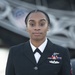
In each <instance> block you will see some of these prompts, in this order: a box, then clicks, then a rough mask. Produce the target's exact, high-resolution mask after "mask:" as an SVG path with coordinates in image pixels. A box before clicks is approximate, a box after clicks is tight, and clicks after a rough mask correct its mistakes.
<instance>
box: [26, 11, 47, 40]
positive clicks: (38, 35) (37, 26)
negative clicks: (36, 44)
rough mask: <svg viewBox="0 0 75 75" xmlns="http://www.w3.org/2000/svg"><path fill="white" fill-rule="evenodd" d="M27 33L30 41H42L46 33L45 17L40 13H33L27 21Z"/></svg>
mask: <svg viewBox="0 0 75 75" xmlns="http://www.w3.org/2000/svg"><path fill="white" fill-rule="evenodd" d="M27 31H28V32H29V35H30V39H32V40H43V39H45V37H46V34H47V31H48V21H47V17H46V16H45V15H44V14H43V13H42V12H33V13H31V14H30V15H29V17H28V20H27Z"/></svg>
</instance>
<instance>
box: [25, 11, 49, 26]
mask: <svg viewBox="0 0 75 75" xmlns="http://www.w3.org/2000/svg"><path fill="white" fill-rule="evenodd" d="M34 12H41V13H43V14H44V15H45V16H46V18H47V20H48V24H49V25H50V19H49V16H48V14H47V13H46V12H44V11H42V10H32V11H30V12H29V13H28V14H27V16H26V18H25V23H26V25H27V21H28V17H29V15H30V14H31V13H34Z"/></svg>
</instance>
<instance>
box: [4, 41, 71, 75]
mask: <svg viewBox="0 0 75 75" xmlns="http://www.w3.org/2000/svg"><path fill="white" fill-rule="evenodd" d="M5 75H70V56H69V51H68V50H67V49H66V48H63V47H61V46H58V45H56V44H53V43H52V42H51V41H50V40H48V42H47V45H46V47H45V49H44V52H43V53H42V55H41V57H40V59H39V61H38V63H36V61H35V58H34V53H33V51H32V48H31V46H30V42H29V41H28V42H26V43H22V44H20V45H17V46H14V47H12V48H11V49H10V52H9V56H8V61H7V66H6V74H5Z"/></svg>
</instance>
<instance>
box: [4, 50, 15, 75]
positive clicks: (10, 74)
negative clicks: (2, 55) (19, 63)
mask: <svg viewBox="0 0 75 75" xmlns="http://www.w3.org/2000/svg"><path fill="white" fill-rule="evenodd" d="M5 75H15V69H14V65H13V50H12V49H10V51H9V55H8V60H7V65H6V72H5Z"/></svg>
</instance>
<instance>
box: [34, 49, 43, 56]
mask: <svg viewBox="0 0 75 75" xmlns="http://www.w3.org/2000/svg"><path fill="white" fill-rule="evenodd" d="M36 52H38V53H39V54H40V55H41V54H42V52H41V51H40V50H39V49H38V48H36V50H35V51H34V54H35V53H36Z"/></svg>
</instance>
